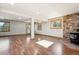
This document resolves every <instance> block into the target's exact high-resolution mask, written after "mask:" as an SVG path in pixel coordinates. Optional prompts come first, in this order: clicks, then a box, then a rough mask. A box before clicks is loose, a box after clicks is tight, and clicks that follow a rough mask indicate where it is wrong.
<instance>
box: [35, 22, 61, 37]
mask: <svg viewBox="0 0 79 59" xmlns="http://www.w3.org/2000/svg"><path fill="white" fill-rule="evenodd" d="M62 23H63V22H62ZM36 32H37V33H38V34H44V35H50V36H56V37H62V38H63V29H50V23H49V22H48V23H42V30H41V31H38V30H37V31H36Z"/></svg>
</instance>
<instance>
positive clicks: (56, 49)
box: [0, 35, 79, 55]
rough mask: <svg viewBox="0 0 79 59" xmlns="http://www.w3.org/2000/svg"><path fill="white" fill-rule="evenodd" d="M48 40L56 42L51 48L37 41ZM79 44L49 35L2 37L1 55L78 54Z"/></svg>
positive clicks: (0, 42)
mask: <svg viewBox="0 0 79 59" xmlns="http://www.w3.org/2000/svg"><path fill="white" fill-rule="evenodd" d="M40 40H48V41H51V42H54V44H52V45H51V46H50V47H49V48H45V47H43V46H41V45H38V44H36V42H37V41H40ZM78 54H79V46H77V45H74V44H72V43H70V42H69V41H68V40H66V39H58V38H54V37H49V36H43V35H36V36H35V39H30V36H24V35H23V36H11V37H1V38H0V55H78Z"/></svg>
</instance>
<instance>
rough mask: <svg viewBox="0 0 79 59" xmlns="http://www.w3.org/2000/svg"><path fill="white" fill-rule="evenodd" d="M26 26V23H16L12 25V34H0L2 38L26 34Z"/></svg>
mask: <svg viewBox="0 0 79 59" xmlns="http://www.w3.org/2000/svg"><path fill="white" fill-rule="evenodd" d="M25 33H26V24H25V23H24V22H14V21H12V22H11V23H10V32H0V36H3V35H14V34H25Z"/></svg>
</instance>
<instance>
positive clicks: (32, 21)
mask: <svg viewBox="0 0 79 59" xmlns="http://www.w3.org/2000/svg"><path fill="white" fill-rule="evenodd" d="M34 35H35V34H34V19H33V18H31V39H34Z"/></svg>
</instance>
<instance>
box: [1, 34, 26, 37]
mask: <svg viewBox="0 0 79 59" xmlns="http://www.w3.org/2000/svg"><path fill="white" fill-rule="evenodd" d="M25 35H27V34H13V35H2V36H0V37H10V36H25Z"/></svg>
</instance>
